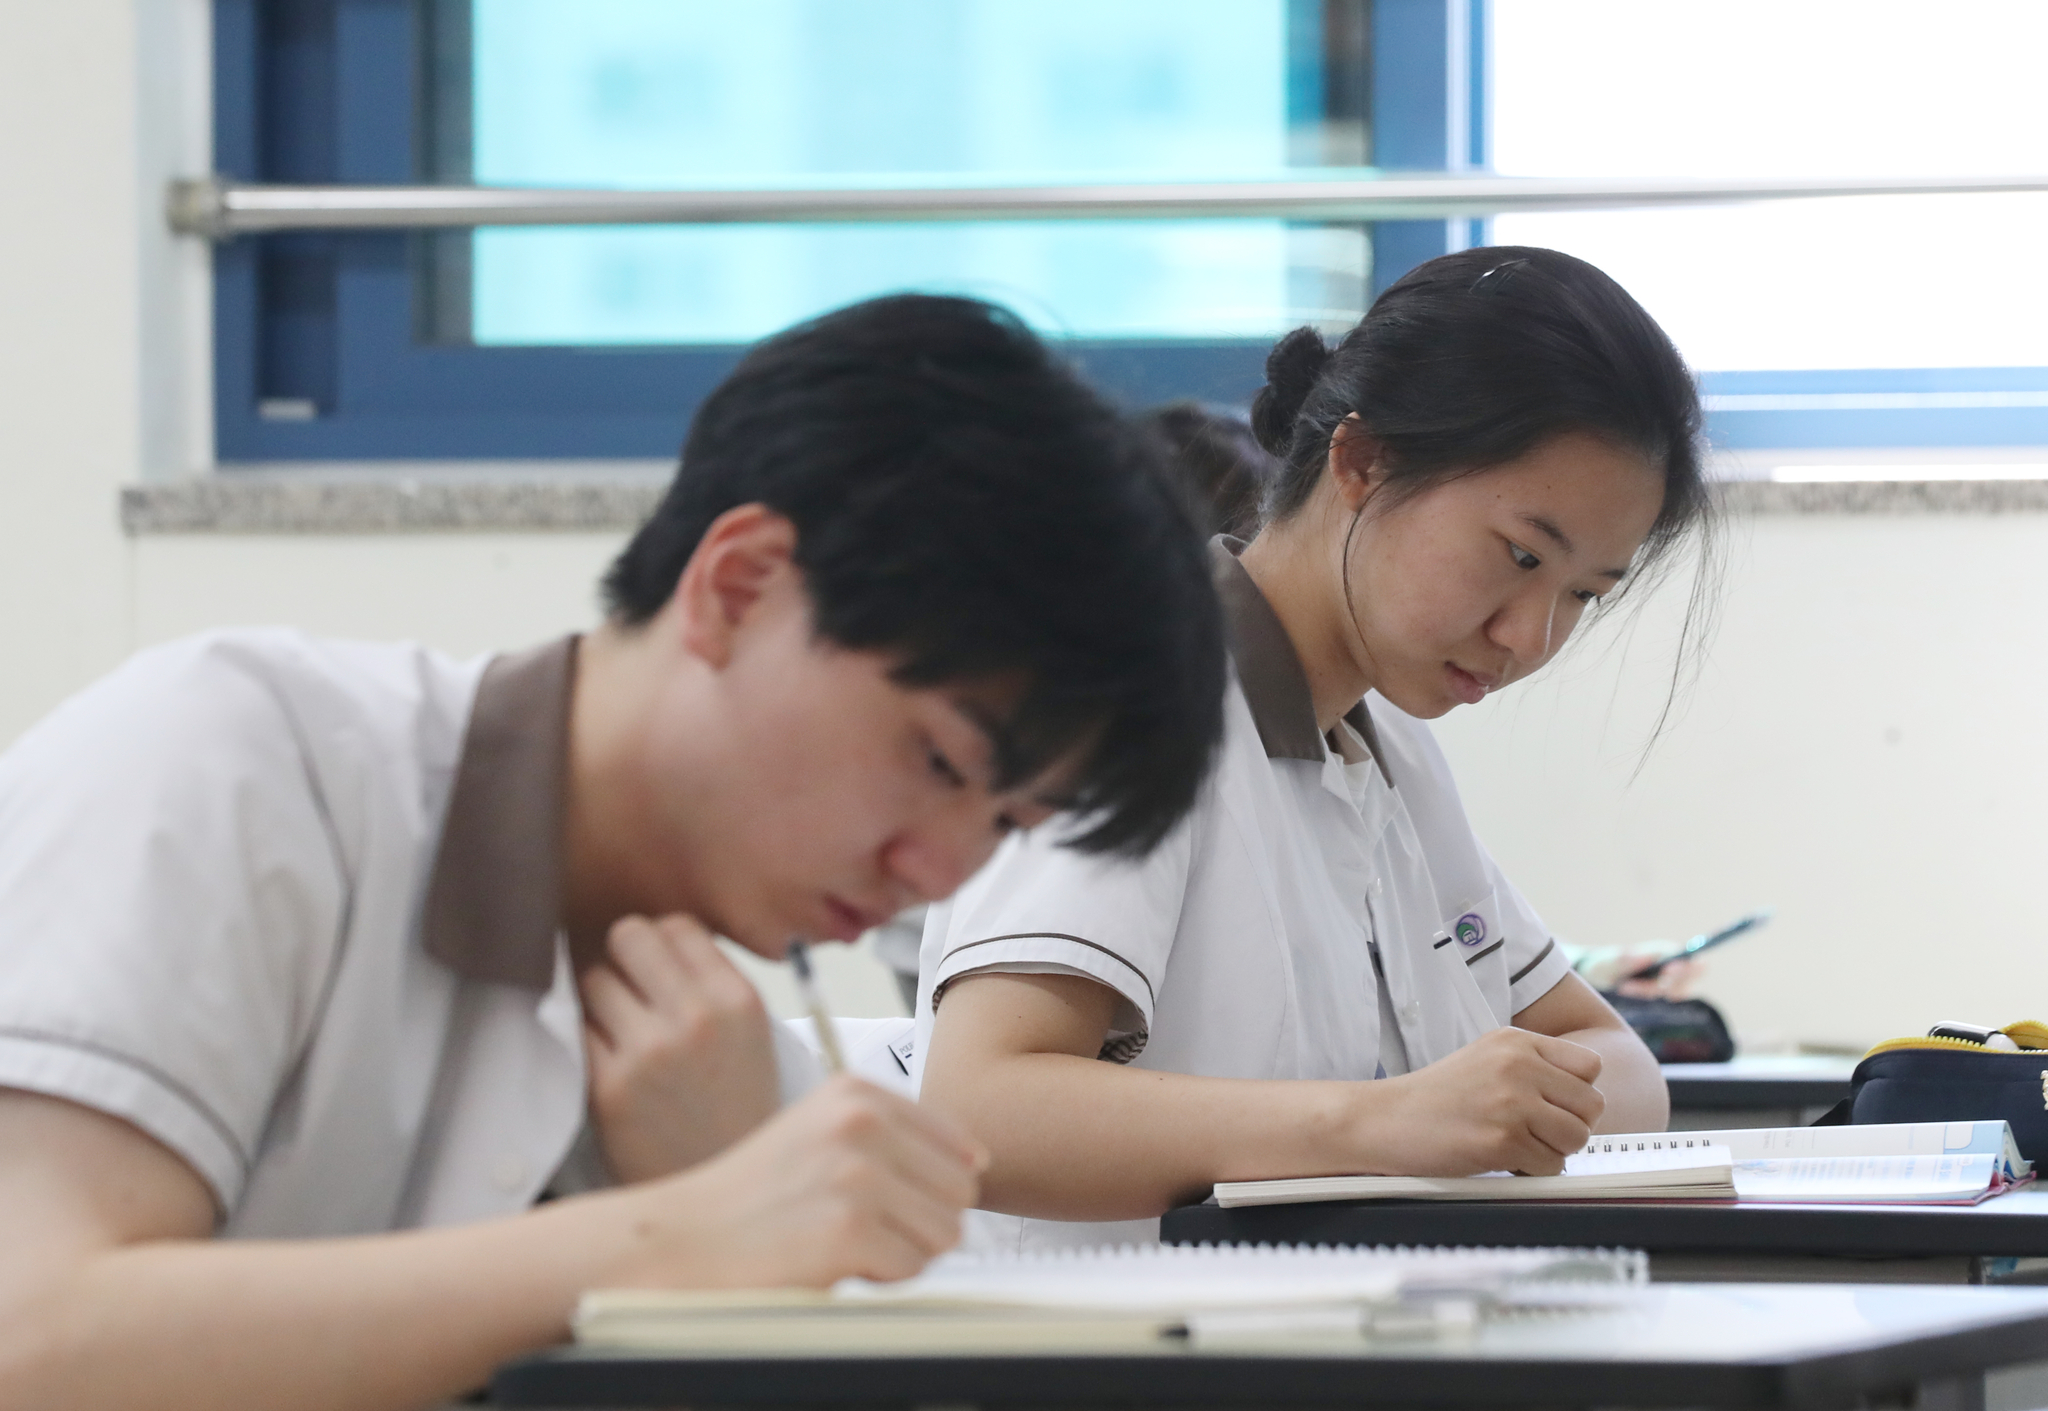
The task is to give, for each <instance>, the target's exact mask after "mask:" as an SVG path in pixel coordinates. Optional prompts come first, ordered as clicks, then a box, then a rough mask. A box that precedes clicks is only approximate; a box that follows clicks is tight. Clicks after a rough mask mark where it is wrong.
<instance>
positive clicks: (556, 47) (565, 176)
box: [215, 0, 2048, 463]
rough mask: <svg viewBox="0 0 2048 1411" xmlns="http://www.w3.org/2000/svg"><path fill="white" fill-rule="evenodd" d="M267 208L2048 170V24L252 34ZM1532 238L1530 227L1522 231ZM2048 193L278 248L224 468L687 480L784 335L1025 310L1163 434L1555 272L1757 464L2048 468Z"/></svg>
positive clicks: (512, 2) (869, 27)
mask: <svg viewBox="0 0 2048 1411" xmlns="http://www.w3.org/2000/svg"><path fill="white" fill-rule="evenodd" d="M215 15H216V22H215V38H216V49H217V52H216V59H215V64H216V75H215V77H216V94H215V113H216V126H217V132H216V167H217V169H218V170H219V171H220V172H222V173H223V174H224V175H226V176H229V177H232V178H237V179H241V180H248V181H274V182H294V183H313V184H320V183H334V182H340V183H351V182H364V183H392V184H410V183H421V182H445V183H458V184H468V183H474V182H483V183H506V184H521V185H526V184H532V185H576V186H593V187H596V186H614V187H628V188H630V187H656V188H674V187H691V186H701V187H710V188H730V187H744V186H759V187H770V188H773V187H777V186H792V185H798V186H809V187H821V186H827V185H835V184H836V185H839V186H844V187H847V188H849V189H872V188H875V187H878V186H887V185H890V184H911V185H917V186H926V187H929V186H936V185H942V184H946V183H963V184H974V183H982V184H987V183H996V184H1002V183H1009V184H1018V183H1025V182H1038V181H1058V182H1066V183H1075V184H1084V185H1085V184H1101V183H1116V182H1130V181H1158V180H1161V179H1168V178H1191V179H1204V180H1220V179H1232V178H1242V177H1262V176H1279V175H1284V174H1286V173H1287V172H1289V171H1293V172H1296V173H1299V172H1301V171H1302V170H1304V169H1306V168H1316V167H1321V168H1328V167H1348V168H1356V167H1361V166H1365V165H1376V166H1377V167H1378V168H1380V169H1382V170H1386V171H1401V170H1410V171H1413V170H1422V171H1459V170H1465V169H1474V168H1485V167H1486V166H1487V165H1488V159H1489V157H1491V158H1492V159H1493V165H1494V166H1496V167H1497V168H1498V169H1499V170H1501V171H1503V172H1505V173H1510V174H1527V175H1540V174H1557V175H1567V176H1576V177H1601V176H1606V175H1621V176H1626V175H1667V176H1713V175H1717V174H1719V175H1741V176H1751V175H1772V174H1800V175H1823V176H1825V175H1831V174H1844V173H1853V172H1876V173H1901V174H1912V175H1927V176H1935V175H1941V174H1943V173H1949V172H1963V171H2007V172H2010V171H2015V170H2017V171H2027V170H2034V171H2040V170H2048V130H2044V129H2042V128H2041V126H2040V124H2039V123H2038V122H2036V121H2034V120H2033V117H2034V115H2033V114H2032V113H2031V112H2030V111H2029V108H2028V101H2029V95H2030V94H2031V93H2032V91H2033V87H2034V85H2033V83H2032V73H2031V71H2030V67H2029V60H2030V57H2031V56H2032V55H2035V54H2037V53H2038V52H2039V51H2040V48H2041V46H2042V41H2043V40H2044V39H2048V12H2044V11H2043V10H2042V8H2041V7H2040V5H2039V4H2038V0H1979V3H1977V4H1974V5H1971V6H1966V7H1948V8H1945V9H1943V8H1936V9H1929V8H1928V7H1927V6H1925V5H1923V4H1917V3H1906V2H1905V0H1800V3H1797V4H1786V3H1782V0H1668V3H1660V4H1656V5H1644V4H1640V3H1636V0H1114V3H1109V4H1105V3H1103V2H1102V0H745V3H738V4H735V3H732V0H215ZM1489 227H1490V228H1489ZM2044 234H2048V195H2008V196H1939V197H1920V198H1896V199H1893V198H1885V199H1876V198H1855V199H1832V200H1816V201H1805V202H1772V203H1760V204H1755V205H1750V206H1728V207H1718V208H1701V207H1692V208H1683V209H1671V210H1662V211H1609V212H1595V213H1585V214H1556V215H1528V214H1520V215H1512V216H1503V217H1500V218H1499V219H1497V220H1496V221H1493V222H1491V223H1489V222H1485V221H1477V220H1450V221H1446V220H1427V221H1420V220H1418V221H1383V222H1380V223H1378V224H1376V225H1370V226H1367V225H1359V224H1349V225H1345V224H1304V223H1299V222H1282V221H1276V220H1266V219H1232V220H1222V219H1216V220H1185V219H1184V220H1172V221H1158V220H1154V221H1135V220H1133V221H1123V222H1115V221H1082V220H1060V221H1053V220H1033V221H1025V220H1012V221H1003V222H981V223H974V222H959V223H953V224H936V223H935V224H894V225H888V224H848V225H841V226H824V225H803V224H782V225H773V224H768V225H747V226H740V225H732V226H709V225H706V226H693V227H655V226H634V227H616V228H609V229H603V228H590V227H553V228H517V229H515V228H485V229H481V230H478V231H476V232H474V233H471V232H458V233H389V232H326V231H316V232H306V233H293V234H277V235H266V236H258V237H242V238H238V239H235V240H231V241H227V242H224V243H223V244H222V245H221V246H219V247H218V250H217V254H216V260H215V271H216V281H215V297H216V309H215V334H216V349H217V354H216V362H217V366H216V379H215V382H216V389H217V407H216V442H217V445H218V447H219V450H220V456H221V459H222V460H223V461H224V462H227V463H236V462H255V461H262V462H272V461H291V460H322V459H343V460H363V459H380V458H384V459H391V458H399V459H431V458H486V459H499V458H527V457H534V458H549V457H574V458H599V457H614V456H616V457H665V456H668V455H670V454H672V453H673V451H674V449H675V447H676V446H677V444H678V443H679V442H680V440H681V437H682V434H683V430H684V427H685V425H686V423H687V420H688V416H689V414H690V410H691V408H692V407H693V405H694V404H695V402H696V401H697V400H698V399H699V398H701V397H702V396H703V394H704V393H705V392H706V391H707V390H708V389H709V388H710V387H711V386H712V385H713V384H714V383H715V382H716V381H717V379H718V378H719V377H720V376H722V375H723V374H724V372H725V371H726V370H727V369H728V368H729V367H730V366H731V365H732V363H733V361H734V360H735V359H736V357H737V356H738V352H739V350H740V348H741V347H743V346H744V345H745V344H746V343H747V342H748V341H750V340H752V339H754V338H756V337H759V336H760V335H761V334H763V333H765V332H767V331H769V330H771V329H774V328H777V327H780V326H782V325H784V324H786V323H788V322H790V321H791V320H793V319H796V318H800V317H803V316H805V315H807V314H810V313H815V312H818V311H821V310H823V309H825V308H829V307H833V306H835V305H838V304H840V303H844V302H846V301H848V300H850V299H854V298H858V297H862V296H865V295H867V294H872V293H877V292H881V291H883V290H888V289H896V288H903V287H916V288H925V289H939V290H957V291H963V292H970V293H976V294H981V295H986V296H988V297H992V298H996V299H999V300H1001V301H1003V302H1005V303H1008V304H1010V305H1011V306H1012V307H1015V308H1016V309H1017V310H1018V311H1019V312H1020V313H1022V314H1023V315H1024V316H1025V317H1026V318H1027V319H1029V320H1030V321H1032V322H1033V323H1034V324H1035V325H1036V326H1038V327H1039V328H1041V329H1042V330H1043V331H1045V332H1046V333H1047V334H1049V335H1052V336H1055V337H1057V338H1058V339H1060V340H1061V342H1062V346H1063V347H1064V348H1065V349H1067V350H1068V352H1069V353H1070V354H1071V355H1072V356H1074V357H1075V358H1076V359H1077V360H1078V361H1079V362H1080V363H1081V364H1082V365H1083V367H1084V368H1085V369H1086V371H1087V372H1088V374H1089V375H1090V376H1091V377H1093V378H1094V379H1095V380H1096V381H1097V382H1098V383H1099V384H1101V385H1103V386H1104V387H1105V388H1107V389H1108V390H1109V391H1110V392H1112V393H1113V394H1115V395H1117V396H1119V397H1121V398H1123V399H1124V400H1126V401H1127V402H1129V403H1132V404H1134V405H1144V404H1148V403H1153V402H1158V401H1164V400H1167V399H1170V398H1178V397H1197V398H1204V399H1210V400H1216V401H1224V402H1233V401H1242V400H1243V399H1244V398H1246V397H1247V396H1248V395H1249V394H1250V393H1251V391H1252V390H1253V389H1254V388H1256V386H1257V385H1258V383H1259V380H1260V367H1261V364H1262V362H1263V359H1264V355H1265V352H1266V350H1267V348H1268V347H1269V346H1270V342H1271V340H1272V338H1273V337H1274V336H1275V335H1276V334H1278V333H1279V332H1281V331H1283V330H1284V329H1286V328H1288V327H1291V326H1293V325H1295V324H1297V323H1300V322H1315V323H1319V324H1323V325H1325V326H1328V327H1331V328H1341V327H1344V326H1347V325H1348V324H1349V323H1350V322H1352V321H1353V320H1355V318H1356V317H1357V316H1358V314H1359V313H1360V312H1362V310H1363V308H1364V306H1365V304H1366V303H1367V302H1368V300H1369V298H1370V296H1371V294H1372V292H1373V291H1374V290H1376V289H1378V288H1381V287H1384V286H1385V285H1386V284H1387V283H1388V282H1390V281H1391V280H1392V279H1393V278H1395V277H1398V275H1399V274H1401V273H1402V272H1403V271H1405V270H1407V269H1408V268H1410V267H1412V266H1413V265H1414V264H1416V263H1417V262H1419V261H1420V260H1423V259H1426V258H1428V257H1429V256H1431V255H1434V254H1437V253H1440V252H1442V251H1443V250H1446V249H1450V248H1456V247H1460V246H1463V245H1467V244H1473V243H1479V242H1482V241H1484V240H1486V239H1487V238H1489V235H1490V237H1491V238H1492V239H1493V240H1495V241H1496V242H1509V241H1517V242H1527V243H1534V244H1547V245H1554V246H1557V247H1559V248H1562V249H1566V250H1571V251H1574V252H1576V253H1579V254H1583V255H1585V256H1586V257H1588V258H1590V259H1592V260H1594V261H1595V262H1596V263H1598V264H1600V265H1602V266H1603V267H1604V268H1607V269H1609V270H1610V271H1611V272H1613V273H1614V274H1615V275H1616V276H1617V277H1618V278H1620V279H1621V281H1622V282H1623V283H1624V284H1625V285H1627V286H1628V287H1629V288H1630V289H1632V290H1633V291H1635V292H1636V293H1637V294H1638V296H1639V297H1641V298H1642V299H1643V301H1644V302H1645V304H1647V305H1648V306H1649V308H1650V309H1651V311H1652V312H1653V313H1654V314H1656V315H1657V316H1658V317H1659V318H1660V319H1661V320H1662V321H1663V322H1664V323H1665V324H1666V326H1667V327H1668V328H1670V329H1671V331H1672V333H1673V335H1674V337H1675V338H1676V339H1677V341H1678V343H1679V345H1680V348H1681V349H1682V350H1683V351H1684V352H1685V353H1686V354H1687V355H1688V357H1689V358H1690V359H1691V360H1692V361H1693V362H1694V364H1695V365H1696V366H1698V367H1700V368H1701V369H1703V372H1704V379H1703V380H1704V383H1705V387H1706V391H1707V395H1708V405H1709V412H1710V418H1709V419H1710V430H1711V432H1712V434H1713V435H1714V437H1715V438H1716V440H1717V441H1719V442H1720V443H1721V444H1723V445H1728V446H1735V447H1743V446H1752V447H1799V446H1842V447H1852V446H1887V445H1889V446H1913V445H1925V446H1966V445H1972V444H1977V445H2024V444H2048V292H2044V291H2043V290H2042V288H2041V286H2040V283H2039V281H2037V280H2035V279H2034V278H2033V277H2032V275H2031V269H2032V259H2031V256H2032V254H2033V252H2034V251H2036V250H2038V249H2039V248H2041V245H2042V243H2043V242H2042V240H2041V236H2042V235H2044Z"/></svg>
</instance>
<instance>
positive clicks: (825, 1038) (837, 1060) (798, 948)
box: [789, 940, 846, 1073]
mask: <svg viewBox="0 0 2048 1411" xmlns="http://www.w3.org/2000/svg"><path fill="white" fill-rule="evenodd" d="M789 963H790V964H791V965H792V966H794V967H795V969H796V988H797V993H798V994H799V995H801V996H802V997H803V1002H804V1008H805V1009H808V1010H809V1011H810V1012H811V1025H812V1027H813V1028H815V1029H816V1030H817V1031H818V1048H819V1049H820V1050H821V1051H822V1052H823V1053H824V1055H825V1068H826V1070H827V1071H828V1072H832V1073H844V1072H845V1071H846V1054H845V1053H844V1052H843V1051H841V1049H840V1047H839V1031H838V1030H837V1029H835V1028H833V1027H832V1015H831V1013H830V1011H828V1010H827V1009H826V1008H825V1001H824V999H823V997H821V996H820V995H819V994H818V977H817V975H816V974H815V973H813V972H812V970H811V949H810V946H809V945H808V944H806V943H805V942H803V941H801V940H796V941H791V942H790V943H789Z"/></svg>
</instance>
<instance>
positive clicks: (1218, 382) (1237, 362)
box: [214, 0, 2048, 465]
mask: <svg viewBox="0 0 2048 1411" xmlns="http://www.w3.org/2000/svg"><path fill="white" fill-rule="evenodd" d="M465 4H466V0H215V27H214V34H215V129H216V130H215V166H216V169H217V170H219V171H220V172H221V173H223V174H224V175H227V176H229V177H232V178H236V179H241V180H251V181H286V182H313V183H319V182H377V183H408V182H415V181H423V180H432V179H435V176H436V174H437V173H439V174H440V176H441V177H442V178H443V179H446V178H447V177H448V176H449V175H450V173H451V163H450V162H449V160H448V159H447V157H446V150H447V149H448V148H449V146H450V143H451V134H450V132H449V131H448V124H447V123H446V122H445V121H443V122H442V123H441V125H440V127H439V130H437V128H436V122H435V113H436V109H435V107H434V105H432V104H430V103H429V102H427V101H426V98H427V93H428V89H429V87H430V86H431V84H432V80H433V77H434V76H433V74H432V72H431V68H432V64H433V62H434V59H435V54H436V49H435V46H433V45H431V44H430V43H429V42H428V27H429V24H430V23H431V22H432V20H433V18H434V17H435V15H436V14H437V13H438V14H442V15H446V14H447V13H449V7H450V6H451V5H452V6H453V7H455V8H456V9H458V10H459V9H461V8H462V7H463V6H464V5H465ZM1487 19H1488V4H1487V0H1328V3H1325V0H1290V9H1289V32H1290V37H1289V44H1288V53H1289V73H1288V83H1287V95H1288V104H1289V109H1290V116H1291V118H1293V119H1295V120H1297V121H1308V120H1311V119H1313V118H1315V117H1317V116H1320V117H1321V118H1323V119H1325V120H1352V121H1354V122H1355V124H1356V126H1357V127H1358V128H1359V129H1360V130H1362V131H1363V132H1365V133H1366V134H1369V141H1370V148H1369V150H1368V151H1366V152H1365V153H1363V155H1364V156H1366V157H1367V158H1368V159H1370V160H1371V161H1373V162H1374V163H1375V164H1376V165H1378V166H1380V167H1381V168H1383V169H1388V170H1460V169H1469V168H1483V167H1485V166H1486V165H1487V158H1488V148H1487V140H1488V120H1487V119H1488V115H1487V101H1488V84H1487V81H1486V75H1487V53H1486V49H1487V40H1488V24H1487ZM1345 24H1349V25H1351V26H1353V27H1354V28H1362V29H1363V30H1364V33H1363V34H1361V35H1358V36H1354V40H1355V41H1356V40H1362V41H1364V42H1353V43H1352V44H1351V46H1350V48H1349V49H1345V48H1344V47H1343V45H1342V44H1337V45H1336V47H1335V48H1334V49H1333V47H1332V45H1333V43H1334V41H1333V38H1332V36H1333V35H1336V34H1337V32H1338V31H1339V30H1340V29H1341V27H1342V26H1343V25H1345ZM1366 54H1369V56H1370V58H1369V64H1368V63H1361V62H1357V60H1358V59H1359V58H1360V57H1361V56H1363V55H1366ZM1347 64H1349V67H1347V66H1346V65H1347ZM465 140H466V134H462V133H459V132H458V133H455V134H453V145H454V146H455V147H458V148H459V147H461V145H462V143H463V142H464V141H465ZM1486 238H1487V223H1486V222H1484V221H1468V220H1454V221H1399V222H1382V223H1380V224H1378V225H1376V226H1374V227H1372V228H1371V229H1370V242H1371V286H1372V289H1373V290H1374V291H1377V290H1378V289H1381V288H1384V287H1385V286H1386V285H1387V284H1388V283H1390V282H1391V281H1392V280H1393V279H1395V278H1397V277H1398V276H1399V275H1400V274H1401V273H1403V272H1404V271H1406V270H1407V269H1409V268H1411V267H1413V266H1414V265H1415V264H1416V263H1419V262H1420V261H1421V260H1424V259H1427V258H1429V257H1431V256H1433V255H1436V254H1439V253H1442V252H1443V251H1445V250H1450V249H1458V248H1463V247H1465V246H1468V245H1473V244H1480V243H1484V241H1485V240H1486ZM451 239H453V240H456V241H461V240H464V239H466V237H461V236H458V237H449V236H446V235H408V234H403V233H398V234H394V233H383V232H361V233H307V234H289V235H269V236H261V237H242V238H239V239H236V240H232V241H228V242H225V243H223V244H222V245H221V246H219V247H218V249H217V251H216V253H215V257H214V259H215V310H214V312H215V348H216V379H215V384H216V444H217V447H218V450H219V457H220V460H221V461H222V462H223V463H224V464H228V465H233V464H236V463H247V462H277V461H297V460H377V459H441V458H448V459H466V458H483V459H500V458H506V459H510V458H605V457H636V458H637V457H666V456H668V455H671V454H673V452H674V450H675V448H676V447H677V446H678V445H679V444H680V442H681V439H682V436H683V432H684V428H685V425H686V423H687V420H688V417H689V414H690V411H691V409H692V408H693V407H694V405H695V404H696V402H697V401H698V400H699V399H700V398H701V397H702V396H703V395H704V394H705V392H706V391H708V390H709V389H710V388H711V387H712V386H713V385H714V384H715V383H716V382H717V381H718V379H719V378H720V377H722V376H723V375H724V373H725V372H726V371H727V370H728V369H729V368H730V367H731V366H732V364H733V363H734V361H735V360H736V359H737V357H738V355H739V351H740V349H739V348H738V347H737V346H732V345H699V346H673V345H628V346H602V347H595V346H594V347H541V346H477V345H475V344H472V343H469V342H467V341H459V340H450V339H448V338H446V337H445V336H443V335H442V333H441V332H439V331H438V330H441V329H444V328H445V326H446V319H445V318H444V317H443V314H444V311H445V309H446V307H447V306H448V305H449V303H450V299H449V297H448V296H449V295H451V294H453V295H455V296H456V298H455V299H454V302H455V303H456V304H458V305H459V304H460V303H461V301H462V296H463V294H464V291H463V290H460V289H453V288H451V285H450V281H449V280H448V278H446V277H445V272H446V270H447V269H449V268H451V267H453V268H457V269H459V268H460V265H459V261H458V262H451V261H447V260H445V259H444V258H443V256H444V255H445V254H446V252H447V250H448V248H449V246H448V243H447V242H449V241H450V240H451ZM437 271H439V272H440V273H439V274H438V275H437ZM1064 346H1065V348H1066V349H1067V351H1068V352H1069V353H1070V354H1071V355H1072V356H1074V357H1075V358H1076V359H1077V360H1078V361H1079V362H1080V363H1081V365H1082V366H1083V367H1084V369H1085V370H1086V371H1087V373H1088V374H1089V375H1090V376H1091V377H1092V378H1093V379H1094V380H1096V381H1097V382H1098V383H1099V384H1100V385H1102V386H1103V387H1104V388H1105V389H1107V390H1108V391H1110V392H1111V393H1112V394H1113V395H1116V396H1118V397H1120V398H1122V399H1124V400H1126V401H1127V402H1129V403H1131V404H1134V405H1143V404H1148V403H1153V402H1159V401H1165V400H1170V399H1173V398H1179V397H1194V398H1201V399H1206V400H1213V401H1218V402H1242V401H1243V400H1245V399H1246V398H1247V397H1248V396H1249V395H1250V393H1251V392H1252V391H1253V390H1254V389H1255V388H1256V387H1257V386H1258V384H1259V382H1260V380H1261V366H1262V363H1263V360H1264V356H1265V353H1266V350H1267V347H1268V343H1267V341H1266V340H1264V339H1262V338H1261V339H1215V340H1207V341H1198V340H1186V339H1181V340H1167V339H1159V340H1131V339H1121V340H1108V339H1096V340H1080V341H1072V342H1068V343H1066V344H1065V345H1064ZM1705 391H1706V394H1707V398H1708V407H1709V428H1710V433H1711V434H1712V436H1713V437H1714V439H1715V440H1716V441H1717V442H1718V443H1720V444H1722V445H1725V446H1730V447H1746V446H1747V447H1788V448H1789V447H1801V446H1842V447H1852V446H1876V445H1931V446H1933V445H1947V446H1962V445H1972V444H1976V445H2021V444H2029V443H2048V369H2042V368H1986V369H1957V368H1944V369H1882V370H1857V371H1834V372H1829V371H1808V372H1726V373H1713V374H1709V375H1708V376H1707V377H1706V379H1705Z"/></svg>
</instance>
